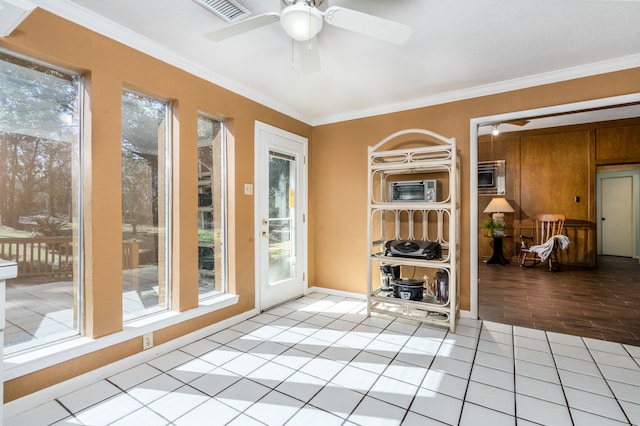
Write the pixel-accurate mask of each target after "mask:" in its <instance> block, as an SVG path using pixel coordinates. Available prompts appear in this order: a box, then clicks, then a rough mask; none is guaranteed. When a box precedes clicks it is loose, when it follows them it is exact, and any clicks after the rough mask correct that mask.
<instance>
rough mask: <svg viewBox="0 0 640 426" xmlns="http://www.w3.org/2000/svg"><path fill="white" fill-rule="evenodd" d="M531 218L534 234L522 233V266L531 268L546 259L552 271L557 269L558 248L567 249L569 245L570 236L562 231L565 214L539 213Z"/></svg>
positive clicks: (520, 258)
mask: <svg viewBox="0 0 640 426" xmlns="http://www.w3.org/2000/svg"><path fill="white" fill-rule="evenodd" d="M531 219H532V221H533V236H526V235H520V253H519V254H518V260H519V261H520V266H523V267H529V268H530V267H532V266H535V265H537V264H538V263H541V262H545V261H546V262H547V263H548V264H549V270H550V271H557V270H558V267H559V265H560V261H559V260H558V249H562V250H566V249H567V248H568V247H569V238H568V237H567V236H566V235H563V233H562V232H563V231H564V223H565V220H566V218H565V215H563V214H548V213H547V214H537V215H534V216H532V218H531ZM527 262H530V264H528V263H527Z"/></svg>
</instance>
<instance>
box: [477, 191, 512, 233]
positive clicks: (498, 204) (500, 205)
mask: <svg viewBox="0 0 640 426" xmlns="http://www.w3.org/2000/svg"><path fill="white" fill-rule="evenodd" d="M513 212H515V210H514V209H513V207H511V204H509V202H508V201H507V199H506V198H494V199H492V200H491V202H490V203H489V205H488V206H487V208H486V209H484V210H483V213H493V216H492V218H493V220H494V221H496V222H498V223H500V229H502V228H504V214H505V213H513Z"/></svg>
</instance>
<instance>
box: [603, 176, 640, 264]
mask: <svg viewBox="0 0 640 426" xmlns="http://www.w3.org/2000/svg"><path fill="white" fill-rule="evenodd" d="M625 177H628V178H631V185H632V188H631V191H632V192H631V217H632V220H631V222H632V223H631V235H632V237H631V257H633V258H634V259H638V244H639V239H640V235H639V234H638V229H640V228H639V227H640V210H639V209H638V207H637V206H638V197H639V195H638V194H639V192H640V184H639V183H640V170H628V171H620V172H596V240H597V245H596V247H597V252H598V255H601V254H602V226H601V220H602V180H603V179H609V178H625Z"/></svg>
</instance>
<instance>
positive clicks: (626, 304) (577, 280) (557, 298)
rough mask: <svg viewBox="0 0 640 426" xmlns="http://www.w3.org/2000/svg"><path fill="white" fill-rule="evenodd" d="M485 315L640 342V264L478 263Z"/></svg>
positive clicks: (612, 260)
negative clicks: (591, 266) (551, 267)
mask: <svg viewBox="0 0 640 426" xmlns="http://www.w3.org/2000/svg"><path fill="white" fill-rule="evenodd" d="M478 302H479V304H478V311H479V316H480V319H483V320H488V321H495V322H499V323H503V324H511V325H517V326H522V327H529V328H535V329H540V330H545V331H555V332H559V333H565V334H572V335H577V336H582V337H593V338H596V339H602V340H608V341H612V342H619V343H626V344H631V345H635V346H640V264H639V263H638V260H637V259H630V258H620V257H612V256H600V257H598V267H597V269H595V270H586V269H579V268H571V267H568V266H565V265H562V266H561V267H560V271H559V272H550V271H549V270H548V269H547V267H546V265H545V264H539V265H537V266H535V267H533V268H521V267H520V266H519V265H518V264H517V263H516V262H515V259H514V260H512V261H511V263H510V264H509V265H506V266H502V265H487V264H486V263H485V262H479V264H478Z"/></svg>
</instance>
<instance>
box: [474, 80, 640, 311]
mask: <svg viewBox="0 0 640 426" xmlns="http://www.w3.org/2000/svg"><path fill="white" fill-rule="evenodd" d="M638 101H640V93H633V94H628V95H621V96H613V97H609V98H600V99H592V100H589V101H583V102H576V103H570V104H562V105H553V106H548V107H541V108H534V109H529V110H522V111H514V112H508V113H504V114H496V115H489V116H484V117H476V118H471V119H470V120H469V311H468V312H463V314H464V315H465V316H469V317H470V318H474V319H477V318H478V232H477V229H478V191H477V189H475V188H477V187H478V127H479V126H481V125H485V124H486V123H496V122H506V121H509V120H516V119H521V118H523V117H535V116H540V115H547V114H560V113H568V112H574V111H580V110H584V109H590V108H600V107H607V106H615V105H623V104H626V103H631V102H638Z"/></svg>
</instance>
